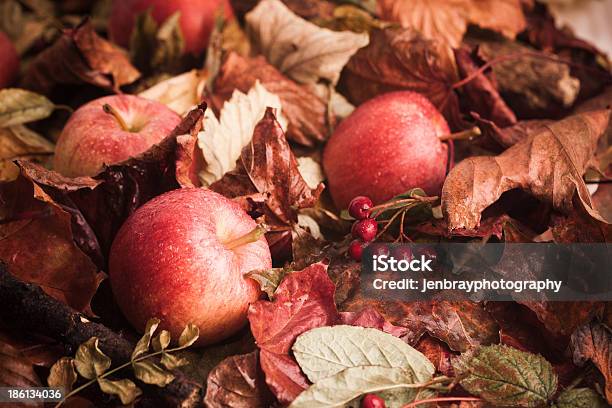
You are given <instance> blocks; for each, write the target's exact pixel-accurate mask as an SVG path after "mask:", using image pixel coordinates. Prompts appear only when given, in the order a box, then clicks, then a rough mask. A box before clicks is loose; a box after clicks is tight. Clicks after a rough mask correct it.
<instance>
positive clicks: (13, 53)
mask: <svg viewBox="0 0 612 408" xmlns="http://www.w3.org/2000/svg"><path fill="white" fill-rule="evenodd" d="M18 72H19V55H18V54H17V50H15V46H14V45H13V43H12V42H11V40H10V39H9V38H8V36H7V35H6V34H5V33H4V32H2V31H0V88H6V87H8V86H10V85H11V84H12V83H13V81H15V78H16V77H17V73H18Z"/></svg>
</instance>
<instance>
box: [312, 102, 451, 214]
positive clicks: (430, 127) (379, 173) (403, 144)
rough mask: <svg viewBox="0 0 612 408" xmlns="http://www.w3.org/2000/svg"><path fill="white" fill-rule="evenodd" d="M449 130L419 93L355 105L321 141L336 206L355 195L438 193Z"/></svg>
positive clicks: (379, 198) (378, 197) (376, 197)
mask: <svg viewBox="0 0 612 408" xmlns="http://www.w3.org/2000/svg"><path fill="white" fill-rule="evenodd" d="M449 133H450V131H449V128H448V124H447V123H446V120H444V117H443V116H442V114H441V113H440V112H438V110H436V108H435V107H434V106H433V105H432V104H431V102H429V100H428V99H427V98H425V97H424V96H422V95H420V94H418V93H415V92H410V91H399V92H390V93H387V94H383V95H380V96H378V97H376V98H373V99H371V100H369V101H367V102H365V103H364V104H362V105H360V106H359V107H358V108H357V109H355V111H354V112H353V113H352V114H351V115H349V116H348V117H347V118H346V119H344V120H343V121H342V122H341V123H340V125H339V126H338V127H337V128H336V130H335V131H334V133H333V135H332V136H331V138H330V139H329V141H328V142H327V145H326V146H325V150H324V152H323V167H324V169H325V173H326V175H327V180H328V184H329V190H330V193H331V195H332V198H333V199H334V202H335V204H336V206H337V207H338V208H341V209H343V208H347V206H348V204H349V202H350V201H351V199H353V198H354V197H356V196H368V197H370V198H371V199H372V201H373V202H374V204H378V203H381V202H384V201H386V200H388V199H390V198H392V197H393V196H395V195H397V194H401V193H403V192H405V191H407V190H409V189H411V188H414V187H420V188H422V189H424V190H425V191H426V192H427V193H428V194H429V195H439V194H440V191H441V189H442V184H443V183H444V178H445V177H446V165H447V162H448V155H447V146H446V144H444V143H443V142H441V141H440V139H439V137H440V136H445V135H448V134H449Z"/></svg>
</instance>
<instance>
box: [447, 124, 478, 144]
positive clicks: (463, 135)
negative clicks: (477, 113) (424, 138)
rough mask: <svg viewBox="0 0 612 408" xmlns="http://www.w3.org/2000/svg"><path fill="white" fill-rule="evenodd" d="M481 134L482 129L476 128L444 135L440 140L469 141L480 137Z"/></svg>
mask: <svg viewBox="0 0 612 408" xmlns="http://www.w3.org/2000/svg"><path fill="white" fill-rule="evenodd" d="M481 134H482V132H481V131H480V129H479V128H478V127H476V126H474V127H473V128H471V129H467V130H462V131H461V132H456V133H450V134H448V135H442V136H440V137H438V139H440V140H441V141H446V140H469V139H473V138H475V137H478V136H480V135H481Z"/></svg>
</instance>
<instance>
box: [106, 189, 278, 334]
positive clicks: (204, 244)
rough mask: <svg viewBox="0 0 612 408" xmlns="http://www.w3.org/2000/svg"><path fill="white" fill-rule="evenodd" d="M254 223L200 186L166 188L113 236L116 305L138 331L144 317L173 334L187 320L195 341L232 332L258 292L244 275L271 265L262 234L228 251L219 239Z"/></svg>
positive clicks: (235, 234) (244, 230)
mask: <svg viewBox="0 0 612 408" xmlns="http://www.w3.org/2000/svg"><path fill="white" fill-rule="evenodd" d="M255 227H256V223H255V222H254V221H253V220H252V219H251V218H250V217H249V216H248V215H247V214H246V213H245V212H244V210H242V208H240V206H239V205H238V204H236V203H234V202H233V201H231V200H229V199H227V198H225V197H223V196H221V195H219V194H217V193H214V192H212V191H210V190H207V189H203V188H186V189H179V190H173V191H171V192H168V193H165V194H163V195H161V196H159V197H156V198H155V199H153V200H151V201H149V202H148V203H146V204H145V205H144V206H142V207H141V208H139V209H138V210H137V211H136V212H135V213H134V214H133V215H132V216H130V217H129V218H128V220H127V221H126V222H125V224H124V225H123V226H122V227H121V229H120V231H119V233H118V234H117V237H116V238H115V241H114V242H113V245H112V248H111V251H110V258H109V273H110V281H111V285H112V288H113V292H114V294H115V299H116V300H117V302H118V304H119V306H120V308H121V310H122V311H123V313H124V314H125V316H126V317H127V319H128V320H129V321H130V322H131V323H132V325H133V326H134V327H135V328H136V329H138V330H140V331H142V330H143V329H144V327H145V324H146V322H147V320H148V319H149V318H151V317H158V318H160V319H161V321H162V323H161V327H162V328H164V329H166V330H169V331H170V332H171V333H172V335H173V337H174V338H178V336H179V335H180V333H181V331H182V330H183V328H184V327H185V326H186V325H187V324H188V323H194V324H196V325H197V326H198V327H199V329H200V338H199V340H198V344H200V345H203V344H210V343H214V342H217V341H220V340H222V339H224V338H227V337H228V336H230V335H232V334H234V333H236V332H237V331H238V330H240V328H241V327H243V326H244V325H245V323H246V321H247V317H246V316H247V310H248V306H249V304H250V303H252V302H254V301H256V300H257V299H258V298H259V296H260V294H261V291H260V289H259V286H258V284H257V283H256V282H255V281H253V280H251V279H248V278H245V277H244V276H243V275H244V274H245V273H247V272H249V271H251V270H254V269H268V268H270V267H271V266H272V260H271V256H270V250H269V248H268V244H267V242H266V240H265V238H264V237H261V238H260V239H259V240H258V241H256V242H254V243H250V244H246V245H243V246H240V247H238V248H235V249H233V250H228V249H226V247H225V246H224V243H227V242H228V241H231V240H233V239H236V238H238V237H240V236H243V235H244V234H246V233H248V232H249V231H252V230H253V229H254V228H255Z"/></svg>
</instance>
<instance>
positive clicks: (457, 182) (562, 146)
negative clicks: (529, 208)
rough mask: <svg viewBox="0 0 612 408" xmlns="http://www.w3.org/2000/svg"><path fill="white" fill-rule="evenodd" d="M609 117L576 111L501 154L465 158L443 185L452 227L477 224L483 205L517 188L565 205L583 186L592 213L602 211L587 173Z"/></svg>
mask: <svg viewBox="0 0 612 408" xmlns="http://www.w3.org/2000/svg"><path fill="white" fill-rule="evenodd" d="M609 117H610V111H595V112H589V113H584V114H578V115H573V116H570V117H568V118H566V119H563V120H561V121H558V122H555V123H553V124H551V125H548V126H546V128H545V130H543V131H541V132H539V133H537V134H534V135H531V136H529V137H528V138H526V139H524V140H523V141H521V142H519V143H517V144H515V145H514V146H512V147H511V148H509V149H508V150H506V151H505V152H503V153H502V154H500V155H498V156H493V157H491V156H481V157H470V158H468V159H466V160H464V161H462V162H461V163H459V165H457V166H456V167H455V168H453V170H451V172H450V174H449V175H448V177H447V178H446V181H445V183H444V187H443V188H442V211H443V213H444V216H445V218H446V220H447V222H448V227H449V229H450V230H453V229H458V228H467V229H473V228H475V227H476V226H477V225H478V224H479V222H480V217H481V213H482V211H483V210H484V209H485V208H487V207H488V206H489V205H491V204H493V203H494V202H495V201H497V199H499V197H500V196H501V194H502V193H503V192H505V191H508V190H511V189H514V188H522V189H524V190H526V191H528V192H529V193H531V194H532V195H534V196H535V197H537V198H538V199H540V200H542V201H545V202H550V203H551V204H552V205H553V206H554V207H555V208H557V209H560V210H565V211H569V210H571V208H572V197H573V195H574V192H575V191H578V194H579V197H580V198H581V200H583V201H584V203H585V205H586V207H591V209H590V211H589V213H590V214H591V215H593V216H595V217H598V215H597V213H596V211H595V210H593V209H592V205H591V203H590V196H589V193H588V191H587V189H586V185H585V183H584V181H583V179H582V175H583V174H584V171H585V170H586V168H587V165H588V164H589V162H590V160H591V159H592V157H593V155H594V153H595V148H596V145H597V141H598V139H599V138H600V136H601V135H602V134H603V132H604V131H605V129H606V128H607V126H608V120H609ZM599 218H601V217H599Z"/></svg>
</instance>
